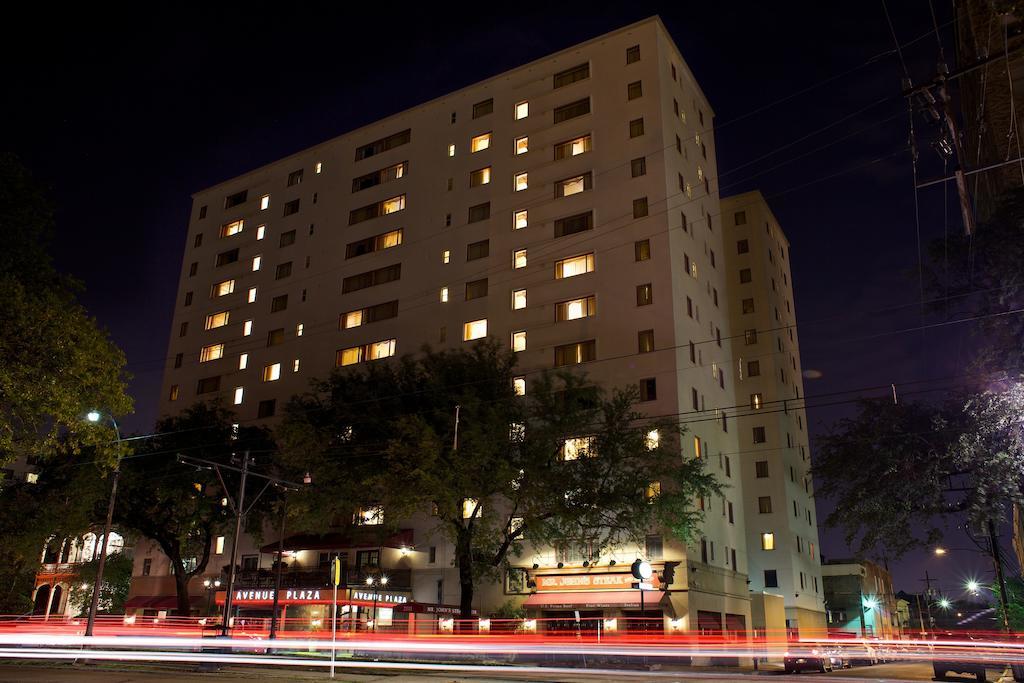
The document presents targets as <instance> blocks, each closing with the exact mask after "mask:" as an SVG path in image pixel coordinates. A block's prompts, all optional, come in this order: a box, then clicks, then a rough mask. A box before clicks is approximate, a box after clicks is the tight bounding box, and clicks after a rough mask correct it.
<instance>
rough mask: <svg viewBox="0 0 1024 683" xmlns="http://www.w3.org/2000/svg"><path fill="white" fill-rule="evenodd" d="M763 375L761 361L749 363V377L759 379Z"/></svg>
mask: <svg viewBox="0 0 1024 683" xmlns="http://www.w3.org/2000/svg"><path fill="white" fill-rule="evenodd" d="M760 374H761V361H759V360H751V361H747V377H758V376H759V375H760Z"/></svg>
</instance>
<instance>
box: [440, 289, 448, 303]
mask: <svg viewBox="0 0 1024 683" xmlns="http://www.w3.org/2000/svg"><path fill="white" fill-rule="evenodd" d="M441 303H443V304H446V303H448V288H447V287H442V288H441Z"/></svg>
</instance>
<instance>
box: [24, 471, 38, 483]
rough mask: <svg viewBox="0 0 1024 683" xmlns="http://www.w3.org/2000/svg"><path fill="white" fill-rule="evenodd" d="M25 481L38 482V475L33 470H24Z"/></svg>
mask: <svg viewBox="0 0 1024 683" xmlns="http://www.w3.org/2000/svg"><path fill="white" fill-rule="evenodd" d="M25 483H26V484H38V483H39V475H38V474H37V473H35V472H26V473H25Z"/></svg>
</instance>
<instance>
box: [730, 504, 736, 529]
mask: <svg viewBox="0 0 1024 683" xmlns="http://www.w3.org/2000/svg"><path fill="white" fill-rule="evenodd" d="M735 523H736V519H735V518H734V517H733V512H732V501H731V500H730V501H729V524H735Z"/></svg>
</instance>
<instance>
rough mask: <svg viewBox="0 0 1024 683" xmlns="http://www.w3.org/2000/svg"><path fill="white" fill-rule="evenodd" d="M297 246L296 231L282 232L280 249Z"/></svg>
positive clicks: (278, 242) (278, 241)
mask: <svg viewBox="0 0 1024 683" xmlns="http://www.w3.org/2000/svg"><path fill="white" fill-rule="evenodd" d="M293 244H295V231H294V230H289V231H288V232H282V233H281V237H280V238H279V239H278V240H277V246H278V247H290V246H291V245H293Z"/></svg>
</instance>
